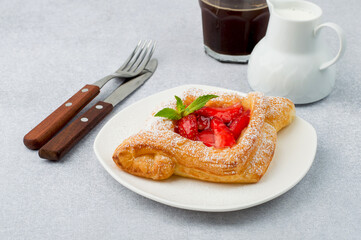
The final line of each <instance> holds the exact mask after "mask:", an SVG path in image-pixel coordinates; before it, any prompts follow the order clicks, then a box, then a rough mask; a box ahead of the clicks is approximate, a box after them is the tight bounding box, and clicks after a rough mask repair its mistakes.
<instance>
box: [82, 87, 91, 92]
mask: <svg viewBox="0 0 361 240" xmlns="http://www.w3.org/2000/svg"><path fill="white" fill-rule="evenodd" d="M81 91H82V92H87V91H89V89H87V88H83V89H82V90H81Z"/></svg>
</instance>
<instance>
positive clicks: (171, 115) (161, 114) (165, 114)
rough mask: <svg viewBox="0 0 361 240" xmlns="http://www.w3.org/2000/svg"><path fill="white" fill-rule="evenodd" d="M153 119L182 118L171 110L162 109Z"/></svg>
mask: <svg viewBox="0 0 361 240" xmlns="http://www.w3.org/2000/svg"><path fill="white" fill-rule="evenodd" d="M154 117H164V118H168V119H171V120H179V119H181V118H182V116H181V115H180V114H179V113H178V112H177V111H176V110H174V109H172V108H163V109H162V110H160V111H159V112H157V113H156V114H155V115H154Z"/></svg>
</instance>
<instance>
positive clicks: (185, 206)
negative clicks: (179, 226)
mask: <svg viewBox="0 0 361 240" xmlns="http://www.w3.org/2000/svg"><path fill="white" fill-rule="evenodd" d="M188 88H205V89H207V88H208V89H209V88H213V89H214V90H216V91H227V92H237V93H239V94H241V95H245V94H246V93H243V92H239V91H235V90H231V89H226V88H221V87H216V86H210V85H198V84H185V85H179V86H177V87H174V88H169V89H166V90H163V91H160V92H157V93H154V94H152V95H150V96H147V97H145V98H142V99H140V100H138V101H136V102H134V103H132V104H131V105H129V106H127V107H125V108H123V109H122V110H120V111H119V112H118V113H116V114H115V115H114V116H113V117H112V118H110V119H109V120H108V121H107V122H106V124H105V125H104V126H103V127H102V128H101V129H100V131H99V132H98V134H97V136H96V138H95V140H94V143H93V150H94V152H95V155H96V157H97V159H98V161H99V162H100V164H101V165H102V166H103V168H104V169H105V170H106V171H107V172H108V173H109V174H110V175H111V176H112V177H113V178H114V179H115V180H116V181H117V182H118V183H120V184H121V185H123V186H124V187H126V188H128V189H129V190H131V191H133V192H135V193H137V194H139V195H141V196H143V197H146V198H148V199H151V200H153V201H156V202H159V203H162V204H165V205H168V206H171V207H176V208H180V209H186V210H192V211H202V212H231V211H237V210H242V209H246V208H251V207H254V206H257V205H260V204H263V203H265V202H268V201H270V200H272V199H275V198H277V197H279V196H281V195H283V194H284V193H286V192H287V191H289V190H290V189H292V188H293V187H294V186H296V185H297V184H298V183H299V182H300V181H301V180H302V179H303V178H304V177H305V176H306V174H307V173H308V172H309V170H310V168H311V166H312V165H313V162H314V160H315V156H316V152H317V145H318V144H317V133H316V130H315V128H314V127H313V126H312V125H311V124H310V123H309V122H307V121H306V120H304V119H302V118H300V117H298V116H296V118H297V119H298V120H301V121H302V122H303V123H305V124H306V125H308V127H310V130H311V131H312V134H313V135H314V138H315V147H314V151H313V153H312V160H311V161H310V164H309V165H308V167H307V168H306V169H305V171H304V172H303V173H302V174H301V175H300V177H299V179H297V180H296V181H295V182H294V183H293V184H291V185H289V186H287V187H286V188H284V189H283V190H282V191H279V192H278V193H276V194H269V196H267V197H264V198H262V199H261V200H259V201H255V202H252V203H251V204H243V205H238V206H229V207H223V208H222V207H213V208H212V207H211V208H209V207H202V206H199V205H196V206H194V205H189V204H182V203H177V202H173V201H170V200H167V199H164V198H161V197H158V196H156V195H154V194H152V193H148V192H145V191H143V190H140V189H139V188H137V187H134V186H133V185H131V184H130V183H128V182H127V181H124V180H123V179H122V178H121V177H119V175H117V174H116V173H115V172H114V171H113V170H112V169H111V168H110V167H108V165H107V164H106V163H105V162H104V161H103V160H102V157H101V156H100V153H99V152H98V149H97V147H96V143H97V141H98V139H99V138H100V136H101V132H102V131H103V129H104V128H106V126H107V125H108V124H109V123H110V122H111V120H112V119H113V118H115V117H116V116H117V115H118V114H120V113H121V112H123V111H125V110H127V109H129V108H132V107H133V105H135V104H137V103H138V102H140V101H144V100H146V99H148V98H151V97H153V96H154V95H158V94H162V93H165V92H169V91H174V90H177V89H180V90H182V89H183V91H184V90H185V89H188Z"/></svg>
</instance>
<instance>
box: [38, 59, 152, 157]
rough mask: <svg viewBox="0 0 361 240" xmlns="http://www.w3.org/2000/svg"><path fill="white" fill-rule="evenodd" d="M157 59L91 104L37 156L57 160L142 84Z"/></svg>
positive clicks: (149, 75) (150, 74)
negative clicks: (102, 99)
mask: <svg viewBox="0 0 361 240" xmlns="http://www.w3.org/2000/svg"><path fill="white" fill-rule="evenodd" d="M157 65H158V61H157V60H156V59H152V60H150V61H149V63H148V64H147V66H146V68H145V69H146V72H145V73H144V74H142V75H140V76H138V77H136V78H133V79H131V80H129V81H127V82H126V83H125V84H122V85H121V86H120V87H118V88H117V89H116V90H114V91H113V92H112V93H111V94H110V95H109V96H108V97H107V98H106V99H105V100H104V101H99V102H97V103H96V104H95V105H93V106H92V107H91V108H90V109H89V110H88V111H86V112H85V113H84V114H83V115H81V116H80V117H79V118H77V119H76V120H74V121H73V122H72V123H71V124H69V125H68V126H67V127H66V128H64V129H63V130H62V131H61V132H60V133H59V134H58V135H56V136H55V137H54V138H52V139H51V140H50V141H49V142H47V143H46V144H45V145H44V146H43V147H41V148H40V150H39V156H40V157H41V158H45V159H48V160H53V161H58V160H60V159H61V158H62V157H63V156H64V155H65V154H66V153H67V152H69V151H70V150H71V149H72V148H73V147H74V146H75V145H76V144H77V143H78V142H79V141H80V140H81V139H82V138H83V137H84V136H85V135H86V134H88V133H89V132H90V131H91V130H92V129H93V128H94V127H95V126H96V125H97V124H98V123H100V122H101V121H102V120H103V119H104V118H105V117H106V116H107V115H108V114H109V113H110V112H111V111H112V110H113V108H114V106H116V105H117V104H118V103H120V102H121V101H122V100H123V99H124V98H126V97H127V96H129V94H131V93H132V92H134V91H135V90H136V89H138V88H139V87H140V86H141V85H143V84H144V83H145V82H146V81H147V80H148V79H149V78H150V77H151V76H152V75H153V73H154V72H155V70H156V69H157Z"/></svg>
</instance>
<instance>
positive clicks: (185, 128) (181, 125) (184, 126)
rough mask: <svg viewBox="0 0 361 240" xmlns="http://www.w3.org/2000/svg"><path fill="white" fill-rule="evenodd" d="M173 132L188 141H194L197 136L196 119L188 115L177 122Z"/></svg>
mask: <svg viewBox="0 0 361 240" xmlns="http://www.w3.org/2000/svg"><path fill="white" fill-rule="evenodd" d="M177 126H178V128H177V127H176V129H175V131H178V133H179V134H180V135H181V136H183V137H185V138H188V139H191V140H195V139H196V136H197V134H198V126H197V117H196V116H195V115H193V114H190V115H188V116H186V117H183V118H182V119H180V120H178V122H177Z"/></svg>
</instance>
